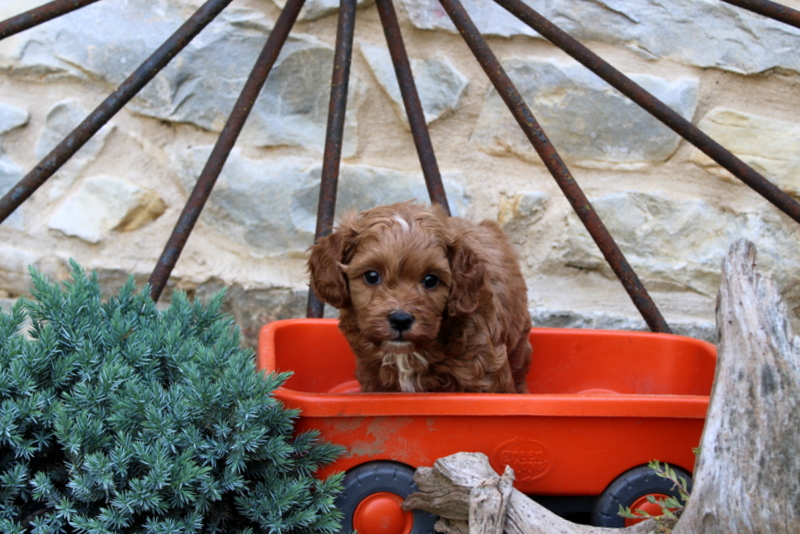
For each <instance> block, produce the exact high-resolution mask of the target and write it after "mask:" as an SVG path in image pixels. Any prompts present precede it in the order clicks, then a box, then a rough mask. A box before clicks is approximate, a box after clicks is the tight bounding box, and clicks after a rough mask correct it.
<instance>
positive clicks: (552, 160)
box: [440, 0, 671, 332]
mask: <svg viewBox="0 0 800 534" xmlns="http://www.w3.org/2000/svg"><path fill="white" fill-rule="evenodd" d="M440 2H441V4H442V6H443V7H444V9H445V11H447V14H448V15H449V16H450V19H451V20H452V21H453V23H454V24H455V25H456V28H457V29H458V31H459V33H460V34H461V36H462V37H463V38H464V40H465V41H466V43H467V45H468V46H469V48H470V50H472V53H473V54H474V55H475V58H476V59H477V60H478V62H479V63H480V64H481V67H483V70H484V71H485V72H486V74H487V76H489V79H490V80H491V81H492V85H494V87H495V89H496V90H497V92H498V94H499V95H500V96H501V97H502V99H503V101H504V102H505V103H506V106H508V109H509V110H510V111H511V113H512V114H513V115H514V118H515V119H516V121H517V123H518V124H519V126H520V128H522V131H523V132H524V133H525V135H526V137H527V138H528V140H529V141H530V142H531V144H532V145H533V147H534V149H535V150H536V152H537V153H538V154H539V156H540V157H541V158H542V161H543V162H544V164H545V166H546V167H547V169H548V170H549V171H550V174H552V175H553V178H554V179H555V180H556V183H557V184H558V186H559V187H560V188H561V191H562V192H563V193H564V195H565V196H566V197H567V199H568V200H569V202H570V204H571V205H572V208H573V209H574V210H575V213H576V214H577V215H578V217H579V218H580V219H581V222H583V224H584V226H585V227H586V229H587V230H588V232H589V234H590V235H591V236H592V239H594V241H595V243H597V246H598V247H599V248H600V251H601V252H602V253H603V256H604V257H605V258H606V261H607V262H608V264H609V265H610V266H611V269H612V270H613V271H614V273H615V274H616V275H617V278H619V280H620V282H622V285H623V286H624V287H625V290H626V291H627V292H628V295H629V296H630V298H631V300H632V301H633V304H634V305H635V306H636V308H637V309H638V310H639V312H640V313H641V314H642V317H643V318H644V320H645V322H646V323H647V325H648V326H649V327H650V329H651V330H652V331H654V332H671V330H670V328H669V325H668V324H667V322H666V321H665V320H664V318H663V317H662V316H661V312H660V311H659V310H658V308H657V307H656V305H655V303H654V302H653V300H652V299H651V298H650V295H649V294H648V293H647V290H646V289H645V287H644V285H643V284H642V282H641V281H640V280H639V277H638V276H637V275H636V273H635V272H634V270H633V268H632V267H631V266H630V264H629V263H628V260H627V259H626V258H625V255H624V254H623V253H622V251H621V250H620V248H619V246H617V244H616V242H615V241H614V238H613V237H612V236H611V234H610V233H609V231H608V229H607V228H606V227H605V225H604V224H603V221H602V220H600V217H599V216H598V215H597V212H595V211H594V209H593V208H592V205H591V203H590V202H589V200H588V199H587V198H586V195H585V194H584V193H583V190H582V189H581V188H580V186H579V185H578V184H577V182H575V179H574V178H573V177H572V174H571V173H570V171H569V169H568V168H567V166H566V164H565V163H564V161H563V160H562V159H561V156H560V155H559V154H558V152H557V151H556V149H555V148H554V147H553V145H552V143H550V140H549V139H548V138H547V135H546V134H545V132H544V130H542V128H541V126H540V125H539V123H538V122H537V120H536V118H535V117H534V116H533V114H532V113H531V111H530V109H529V108H528V106H527V105H526V104H525V102H524V100H523V99H522V96H521V95H520V94H519V92H518V91H517V90H516V88H515V87H514V84H513V83H512V82H511V80H510V79H509V77H508V75H507V74H506V72H505V70H504V69H503V67H502V65H500V62H499V61H498V60H497V58H496V57H495V55H494V53H493V52H492V51H491V50H490V49H489V46H488V45H487V44H486V41H485V40H484V39H483V36H482V35H481V34H480V32H479V31H478V28H477V27H476V26H475V23H473V22H472V19H470V17H469V15H468V14H467V12H466V11H465V10H464V7H463V6H462V5H461V2H459V0H440Z"/></svg>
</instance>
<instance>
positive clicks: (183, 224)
mask: <svg viewBox="0 0 800 534" xmlns="http://www.w3.org/2000/svg"><path fill="white" fill-rule="evenodd" d="M304 2H305V0H288V1H287V2H286V5H285V6H284V8H283V11H282V12H281V14H280V16H279V17H278V21H277V22H276V23H275V27H274V28H273V29H272V31H271V32H270V34H269V38H267V42H266V43H265V44H264V48H263V49H262V51H261V54H260V55H259V56H258V59H257V60H256V63H255V65H254V66H253V70H252V71H251V72H250V75H249V76H248V78H247V81H246V82H245V84H244V86H243V87H242V91H241V92H240V93H239V98H238V99H237V100H236V103H235V104H234V106H233V111H232V112H231V114H230V116H229V117H228V120H227V121H226V123H225V127H224V128H223V129H222V132H221V133H220V136H219V138H218V139H217V142H216V144H215V145H214V148H213V149H212V151H211V155H210V156H209V158H208V161H207V162H206V164H205V166H204V167H203V170H202V172H201V173H200V177H199V178H198V179H197V183H195V186H194V189H192V193H191V195H189V199H188V200H187V201H186V205H185V206H184V208H183V211H182V212H181V215H180V217H179V218H178V222H177V223H176V224H175V228H174V230H173V231H172V234H171V235H170V237H169V240H168V241H167V244H166V246H165V247H164V251H163V252H162V253H161V257H160V258H159V260H158V263H157V264H156V267H155V269H154V270H153V274H152V275H151V276H150V297H151V298H152V299H153V300H154V301H158V299H159V297H160V296H161V293H162V291H163V290H164V287H165V286H166V284H167V280H168V279H169V276H170V274H171V273H172V270H173V268H174V267H175V264H176V263H177V261H178V258H179V257H180V255H181V252H182V251H183V248H184V246H185V245H186V241H187V240H188V239H189V235H190V234H191V232H192V230H193V229H194V226H195V224H196V223H197V219H198V218H199V217H200V213H201V212H202V210H203V206H205V203H206V201H207V200H208V197H209V195H210V194H211V190H212V189H213V188H214V184H216V182H217V178H218V177H219V175H220V173H221V172H222V168H223V167H224V166H225V162H226V161H227V159H228V156H229V155H230V153H231V150H232V149H233V146H234V145H235V144H236V139H237V138H238V137H239V134H240V133H241V131H242V128H243V127H244V124H245V122H246V121H247V117H248V116H249V115H250V111H251V110H252V109H253V104H254V103H255V101H256V99H257V98H258V95H259V93H260V92H261V89H262V88H263V87H264V83H265V82H266V80H267V77H268V76H269V73H270V72H271V71H272V67H273V66H274V65H275V61H276V60H277V59H278V56H279V55H280V53H281V50H282V49H283V45H284V44H285V43H286V39H287V38H288V37H289V32H290V31H291V29H292V27H293V26H294V23H295V22H296V20H297V15H298V14H299V13H300V9H301V8H302V7H303V4H304Z"/></svg>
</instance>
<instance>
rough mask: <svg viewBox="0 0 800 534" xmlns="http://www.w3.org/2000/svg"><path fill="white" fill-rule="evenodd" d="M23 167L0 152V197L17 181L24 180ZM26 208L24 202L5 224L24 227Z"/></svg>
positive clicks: (18, 227)
mask: <svg viewBox="0 0 800 534" xmlns="http://www.w3.org/2000/svg"><path fill="white" fill-rule="evenodd" d="M22 176H23V175H22V169H21V168H20V167H19V166H18V165H15V164H14V163H13V162H12V161H11V160H10V159H9V158H8V156H6V155H5V154H0V197H2V196H3V195H5V194H6V193H8V192H9V191H10V190H11V188H12V187H14V186H15V185H17V183H18V182H19V181H20V180H22ZM24 210H25V205H24V204H23V205H22V206H20V207H19V208H17V210H16V211H15V212H14V213H12V214H11V215H9V216H8V218H7V219H6V220H5V221H3V226H8V227H10V228H15V229H18V230H20V229H22V226H23V222H24V215H23V213H24Z"/></svg>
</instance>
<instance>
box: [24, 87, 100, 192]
mask: <svg viewBox="0 0 800 534" xmlns="http://www.w3.org/2000/svg"><path fill="white" fill-rule="evenodd" d="M87 115H89V111H88V110H87V109H86V108H84V107H83V106H82V105H80V104H79V103H78V102H76V101H75V100H62V101H61V102H58V103H57V104H56V105H54V106H53V107H52V108H51V109H50V111H48V112H47V117H46V118H45V126H44V129H43V130H42V133H41V134H39V141H38V142H37V143H36V158H37V159H39V160H42V159H43V158H44V157H45V156H47V154H49V153H50V151H51V150H52V149H54V148H55V147H56V146H58V144H59V143H60V142H61V141H63V140H64V138H65V137H66V136H67V135H69V133H70V132H72V130H73V129H75V127H76V126H78V125H79V124H80V123H81V122H82V121H83V120H84V119H85V118H86V117H87ZM114 128H115V126H114V125H113V123H108V124H106V125H105V126H103V127H102V128H101V129H100V131H98V132H97V133H96V134H95V135H94V137H92V138H91V139H90V140H89V141H87V142H86V144H85V145H83V147H81V149H80V150H78V152H76V153H75V155H74V156H72V158H70V160H69V161H68V162H67V163H65V164H64V165H63V166H62V167H61V169H60V170H59V171H58V172H57V173H56V174H55V175H54V176H53V177H52V178H51V179H50V183H52V184H53V187H52V188H51V189H50V199H51V200H55V199H57V198H59V197H61V196H62V195H63V194H64V192H65V191H66V190H67V189H68V188H69V187H70V186H71V185H72V183H73V182H74V181H75V179H76V178H77V177H78V176H79V175H80V173H81V172H82V171H83V169H85V168H86V167H87V166H88V165H89V164H90V163H92V162H93V161H94V160H95V159H97V156H99V155H100V152H101V151H102V150H103V147H104V146H105V144H106V140H107V138H108V136H109V135H110V134H111V132H112V131H114Z"/></svg>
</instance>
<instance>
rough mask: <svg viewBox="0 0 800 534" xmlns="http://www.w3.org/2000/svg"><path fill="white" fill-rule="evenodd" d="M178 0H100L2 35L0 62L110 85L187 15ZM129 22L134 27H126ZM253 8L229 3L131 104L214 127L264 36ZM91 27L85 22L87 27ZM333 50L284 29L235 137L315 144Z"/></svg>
mask: <svg viewBox="0 0 800 534" xmlns="http://www.w3.org/2000/svg"><path fill="white" fill-rule="evenodd" d="M190 13H191V10H189V9H187V7H186V6H185V2H179V1H177V0H154V1H153V2H98V3H96V4H92V5H90V6H87V7H85V8H83V9H81V10H80V11H78V12H75V13H71V14H70V15H69V16H68V17H63V18H59V19H56V20H53V21H50V22H48V24H45V25H42V26H37V27H36V28H33V29H31V30H28V31H26V32H23V33H22V34H19V35H17V36H14V37H12V38H10V39H9V40H8V41H9V42H8V43H6V41H5V40H4V41H2V42H0V69H3V68H5V69H8V71H9V73H10V74H12V75H13V76H19V77H23V78H27V79H35V80H41V79H42V78H45V79H63V78H77V79H81V80H89V81H93V82H97V81H99V82H102V83H104V84H106V85H109V86H116V85H118V84H120V83H121V82H122V81H123V80H125V78H127V77H128V76H129V75H130V74H131V73H132V72H133V71H134V70H135V69H136V68H137V67H138V66H139V65H140V64H141V63H142V62H143V61H144V60H145V59H146V58H147V57H148V56H149V55H150V54H151V53H152V52H153V51H155V50H156V49H157V48H158V46H160V45H161V44H162V43H163V42H164V41H165V40H166V39H167V38H168V37H169V36H170V35H171V34H172V33H173V32H174V31H175V30H176V29H177V28H178V27H179V26H180V25H181V24H182V23H183V22H184V20H185V19H186V18H187V16H188V15H189V14H190ZM131 28H136V29H137V30H136V31H131ZM270 28H271V23H270V22H269V21H268V20H267V19H266V18H265V17H264V15H263V14H262V13H260V12H259V11H256V10H252V9H244V8H228V9H226V10H225V11H223V12H222V14H220V15H219V16H218V17H217V18H216V19H215V20H214V22H212V23H211V24H209V26H208V27H207V28H205V29H204V30H203V31H202V32H201V33H200V34H199V35H198V36H197V37H196V38H195V39H194V40H193V41H192V42H191V43H190V44H189V45H188V46H187V47H186V48H185V49H184V50H183V51H182V52H181V53H180V54H178V56H177V57H176V58H175V59H174V60H173V61H172V62H171V63H170V64H169V65H168V66H167V67H166V68H165V69H164V70H163V71H161V73H160V74H158V75H157V76H156V77H155V79H154V80H153V81H152V82H150V83H149V84H148V85H147V86H146V87H145V88H144V89H143V90H142V91H141V92H140V93H139V94H138V95H137V96H136V98H134V99H133V101H132V102H131V103H130V104H129V106H128V108H129V109H131V110H132V111H135V112H137V113H141V114H143V115H147V116H150V117H154V118H157V119H160V120H165V121H170V122H179V123H189V124H194V125H195V126H198V127H200V128H203V129H206V130H211V131H221V130H222V128H223V126H224V125H225V121H226V120H227V118H228V116H229V114H230V112H231V110H232V109H233V106H234V103H235V102H236V99H237V97H238V95H239V93H240V91H241V89H242V87H243V86H244V83H245V80H246V79H247V76H248V75H249V74H250V71H251V70H252V68H253V65H254V64H255V62H256V59H257V58H258V55H259V54H260V52H261V50H262V48H263V46H264V43H265V41H266V39H267V36H268V35H269V31H270ZM89 29H90V30H89ZM332 70H333V49H332V48H331V47H330V46H328V45H325V44H324V43H322V42H320V41H318V40H316V39H314V38H312V37H303V36H300V37H297V36H292V37H290V38H289V40H288V41H287V43H286V45H285V46H284V49H283V51H282V53H281V55H280V57H279V59H278V61H277V62H276V64H275V66H274V67H273V70H272V72H271V73H270V76H269V78H268V80H267V82H266V85H265V87H264V89H263V90H262V92H261V96H260V98H259V99H258V101H257V102H256V104H255V105H254V106H253V109H252V111H251V116H250V119H249V120H248V122H247V124H246V125H245V130H244V132H243V134H242V136H241V137H240V140H239V142H240V143H242V144H246V145H250V146H276V145H292V146H301V147H304V148H307V149H310V150H315V151H318V152H321V151H322V147H323V146H324V139H325V127H326V123H327V113H328V94H329V92H330V79H331V72H332ZM350 93H351V98H350V105H349V107H348V114H347V120H346V124H345V143H344V147H343V152H344V155H345V156H350V155H353V154H355V152H356V148H357V146H356V133H357V126H358V125H357V121H356V118H357V117H356V107H357V104H358V102H359V99H360V98H361V96H360V95H362V90H361V89H360V85H359V83H358V80H357V79H356V78H355V77H353V79H351V82H350Z"/></svg>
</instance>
